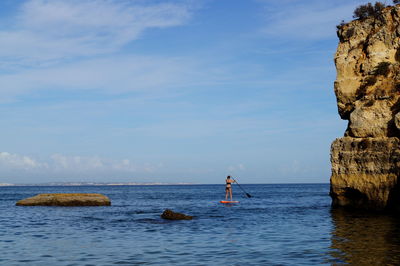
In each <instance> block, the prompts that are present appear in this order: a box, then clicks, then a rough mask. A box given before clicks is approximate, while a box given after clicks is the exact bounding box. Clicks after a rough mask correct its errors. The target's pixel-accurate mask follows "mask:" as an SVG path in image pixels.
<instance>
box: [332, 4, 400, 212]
mask: <svg viewBox="0 0 400 266" xmlns="http://www.w3.org/2000/svg"><path fill="white" fill-rule="evenodd" d="M398 25H400V6H399V5H396V6H394V7H387V8H385V9H384V10H383V11H382V13H381V14H380V15H379V16H376V17H374V16H371V17H367V18H365V19H358V20H354V21H352V22H350V23H348V24H345V25H342V26H340V27H339V30H338V37H339V45H338V48H337V51H336V55H335V65H336V70H337V77H336V81H335V94H336V98H337V105H338V111H339V114H340V116H341V118H342V119H345V120H348V127H347V129H346V132H345V137H344V138H339V139H336V140H335V141H334V142H333V143H332V146H331V163H332V176H331V192H330V195H331V197H332V205H333V206H345V207H353V208H359V209H369V210H379V211H380V210H390V211H393V210H395V211H400V184H399V176H400V31H399V30H398V29H399V26H398Z"/></svg>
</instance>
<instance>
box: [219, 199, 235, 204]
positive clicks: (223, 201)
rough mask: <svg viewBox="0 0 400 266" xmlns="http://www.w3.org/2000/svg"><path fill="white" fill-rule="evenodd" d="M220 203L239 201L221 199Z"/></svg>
mask: <svg viewBox="0 0 400 266" xmlns="http://www.w3.org/2000/svg"><path fill="white" fill-rule="evenodd" d="M220 202H221V203H228V204H229V203H239V201H236V200H221V201H220Z"/></svg>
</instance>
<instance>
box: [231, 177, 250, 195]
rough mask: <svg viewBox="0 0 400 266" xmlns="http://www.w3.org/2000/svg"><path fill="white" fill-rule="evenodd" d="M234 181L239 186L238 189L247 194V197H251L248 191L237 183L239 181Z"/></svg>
mask: <svg viewBox="0 0 400 266" xmlns="http://www.w3.org/2000/svg"><path fill="white" fill-rule="evenodd" d="M235 182H236V184H237V185H238V186H239V187H240V189H241V190H243V192H244V193H245V194H246V196H247V197H248V198H251V197H252V196H251V195H250V194H249V193H247V192H246V191H245V190H244V189H243V188H242V186H241V185H239V183H238V182H237V181H236V180H235Z"/></svg>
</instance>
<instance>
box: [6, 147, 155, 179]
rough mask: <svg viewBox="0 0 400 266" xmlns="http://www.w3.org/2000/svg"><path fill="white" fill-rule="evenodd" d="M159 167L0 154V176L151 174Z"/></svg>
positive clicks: (83, 158)
mask: <svg viewBox="0 0 400 266" xmlns="http://www.w3.org/2000/svg"><path fill="white" fill-rule="evenodd" d="M159 167H160V165H152V164H150V163H142V164H139V163H135V162H133V161H132V160H130V159H121V160H115V159H110V158H102V157H99V156H67V155H63V154H53V155H51V156H50V158H48V159H47V160H43V161H40V160H37V159H35V158H32V157H30V156H26V155H20V154H11V153H8V152H0V174H1V173H4V172H7V173H8V172H9V171H10V170H13V171H33V170H34V171H35V173H41V174H42V175H43V176H48V175H49V174H53V175H56V176H58V175H60V174H61V175H69V174H72V175H74V174H77V173H83V174H85V175H94V174H98V173H102V172H103V173H108V174H115V175H118V174H121V173H151V172H154V171H156V170H157V169H158V168H159Z"/></svg>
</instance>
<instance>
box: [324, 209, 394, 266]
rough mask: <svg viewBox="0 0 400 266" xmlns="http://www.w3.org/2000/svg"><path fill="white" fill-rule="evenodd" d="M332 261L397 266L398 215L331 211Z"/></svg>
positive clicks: (341, 210)
mask: <svg viewBox="0 0 400 266" xmlns="http://www.w3.org/2000/svg"><path fill="white" fill-rule="evenodd" d="M332 220H333V226H334V227H333V232H332V238H331V242H332V243H331V249H332V251H331V252H330V253H331V254H330V255H331V256H332V257H333V258H335V260H334V262H335V263H339V264H341V263H345V264H346V263H348V264H354V265H400V217H398V216H397V217H396V216H390V215H376V214H366V213H361V212H350V211H346V210H343V209H333V210H332Z"/></svg>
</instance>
